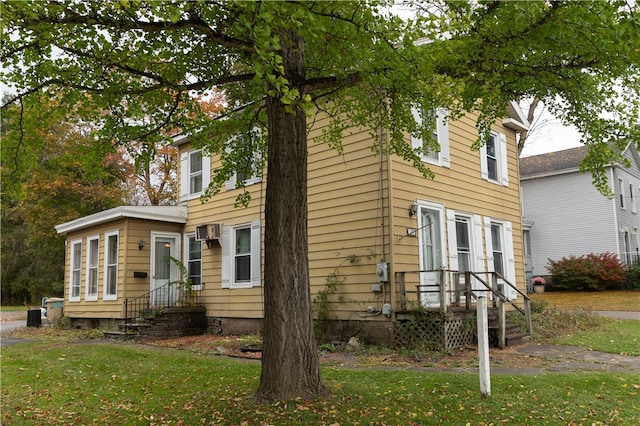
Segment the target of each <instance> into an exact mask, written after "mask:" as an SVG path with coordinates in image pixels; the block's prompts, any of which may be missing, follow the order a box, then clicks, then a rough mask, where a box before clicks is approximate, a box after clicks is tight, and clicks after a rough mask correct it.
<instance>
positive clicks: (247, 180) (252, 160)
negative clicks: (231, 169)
mask: <svg viewBox="0 0 640 426" xmlns="http://www.w3.org/2000/svg"><path fill="white" fill-rule="evenodd" d="M261 138H262V132H261V131H260V129H254V130H252V131H250V132H249V133H248V134H244V135H236V136H234V137H233V138H231V139H230V140H229V145H230V146H231V145H233V149H234V150H235V151H236V154H237V155H238V156H240V157H241V160H239V161H237V163H236V164H235V173H234V175H233V176H232V177H231V179H229V180H228V181H227V182H226V184H225V188H226V189H227V191H230V190H233V189H236V188H239V187H242V186H248V185H253V184H255V183H258V182H260V181H262V154H261V153H260V152H259V150H257V145H259V144H260V140H261ZM229 150H231V148H229Z"/></svg>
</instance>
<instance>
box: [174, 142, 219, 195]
mask: <svg viewBox="0 0 640 426" xmlns="http://www.w3.org/2000/svg"><path fill="white" fill-rule="evenodd" d="M210 181H211V160H210V158H209V157H208V156H206V155H203V153H202V150H195V151H189V152H184V153H182V154H181V155H180V201H186V200H189V199H192V198H196V197H199V196H200V195H201V194H202V191H203V190H204V189H205V188H206V187H207V186H208V185H209V182H210Z"/></svg>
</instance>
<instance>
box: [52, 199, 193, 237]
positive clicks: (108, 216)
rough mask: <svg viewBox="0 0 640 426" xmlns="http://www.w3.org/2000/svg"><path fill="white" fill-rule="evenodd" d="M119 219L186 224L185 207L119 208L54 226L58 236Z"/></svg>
mask: <svg viewBox="0 0 640 426" xmlns="http://www.w3.org/2000/svg"><path fill="white" fill-rule="evenodd" d="M121 218H134V219H145V220H154V221H158V222H169V223H186V222H187V208H186V207H185V206H121V207H115V208H113V209H109V210H104V211H101V212H98V213H94V214H92V215H89V216H84V217H81V218H78V219H75V220H72V221H70V222H66V223H61V224H59V225H56V226H55V228H56V232H57V233H58V234H66V233H67V232H71V231H77V230H80V229H84V228H88V227H90V226H94V225H99V224H102V223H107V222H111V221H114V220H116V219H121Z"/></svg>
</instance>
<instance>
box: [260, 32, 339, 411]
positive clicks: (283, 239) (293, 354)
mask: <svg viewBox="0 0 640 426" xmlns="http://www.w3.org/2000/svg"><path fill="white" fill-rule="evenodd" d="M281 46H282V47H281V48H282V52H281V54H282V56H283V62H284V68H285V78H287V80H288V81H289V83H290V88H292V87H295V86H296V84H297V83H300V82H303V81H304V73H305V70H304V56H303V50H304V43H303V40H302V39H301V38H300V37H298V36H297V35H296V34H286V35H285V36H284V37H282V40H281ZM266 108H267V115H268V123H269V124H268V139H267V148H268V161H267V191H266V203H265V222H266V223H265V238H264V244H265V249H264V252H265V256H264V344H263V352H262V373H261V376H260V385H259V387H258V390H257V392H256V400H257V401H259V402H270V401H281V400H288V399H294V398H302V399H305V400H312V399H315V398H316V397H318V396H321V395H326V394H327V393H328V391H327V389H326V388H325V387H324V385H323V384H322V378H321V374H320V362H319V357H318V352H317V348H316V342H315V336H314V331H313V316H312V315H313V314H312V309H311V290H310V282H309V266H308V257H309V256H308V236H307V130H306V116H305V113H304V111H303V110H302V108H300V107H299V106H293V112H291V110H290V111H289V112H287V110H286V108H285V105H284V104H283V103H282V102H281V100H280V98H279V97H268V98H267V101H266Z"/></svg>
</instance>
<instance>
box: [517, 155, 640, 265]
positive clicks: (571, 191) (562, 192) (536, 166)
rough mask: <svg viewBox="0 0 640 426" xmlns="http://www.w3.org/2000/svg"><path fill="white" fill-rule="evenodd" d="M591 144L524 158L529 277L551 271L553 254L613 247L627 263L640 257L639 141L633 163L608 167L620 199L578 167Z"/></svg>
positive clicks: (631, 157)
mask: <svg viewBox="0 0 640 426" xmlns="http://www.w3.org/2000/svg"><path fill="white" fill-rule="evenodd" d="M586 155H587V148H586V147H584V146H583V147H578V148H573V149H567V150H564V151H558V152H551V153H548V154H542V155H535V156H531V157H525V158H521V159H520V181H521V190H522V203H523V206H522V212H523V232H524V248H525V269H526V275H527V278H530V277H531V276H532V275H546V274H548V271H547V268H546V266H547V262H548V259H553V260H559V259H561V258H563V257H569V256H582V255H585V254H589V253H604V252H611V253H615V254H617V255H618V256H619V257H620V259H621V260H622V261H623V262H625V263H630V262H632V261H634V260H636V259H638V255H639V247H640V240H639V238H640V237H639V235H638V229H639V228H640V200H639V198H640V157H639V156H638V151H637V149H636V147H635V146H634V144H633V143H629V144H628V145H627V147H626V148H625V151H624V156H625V157H626V158H628V159H629V160H630V161H631V167H629V168H624V167H622V166H620V165H617V164H616V165H611V166H608V167H607V169H606V172H607V177H608V179H609V184H610V186H611V188H612V190H613V192H614V193H615V198H613V199H608V198H606V197H605V196H604V195H602V194H601V193H599V192H598V191H597V190H596V189H595V187H594V186H593V184H592V177H591V174H590V173H588V172H587V173H580V171H579V170H578V167H579V164H580V162H581V161H582V159H583V158H584V157H585V156H586Z"/></svg>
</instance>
